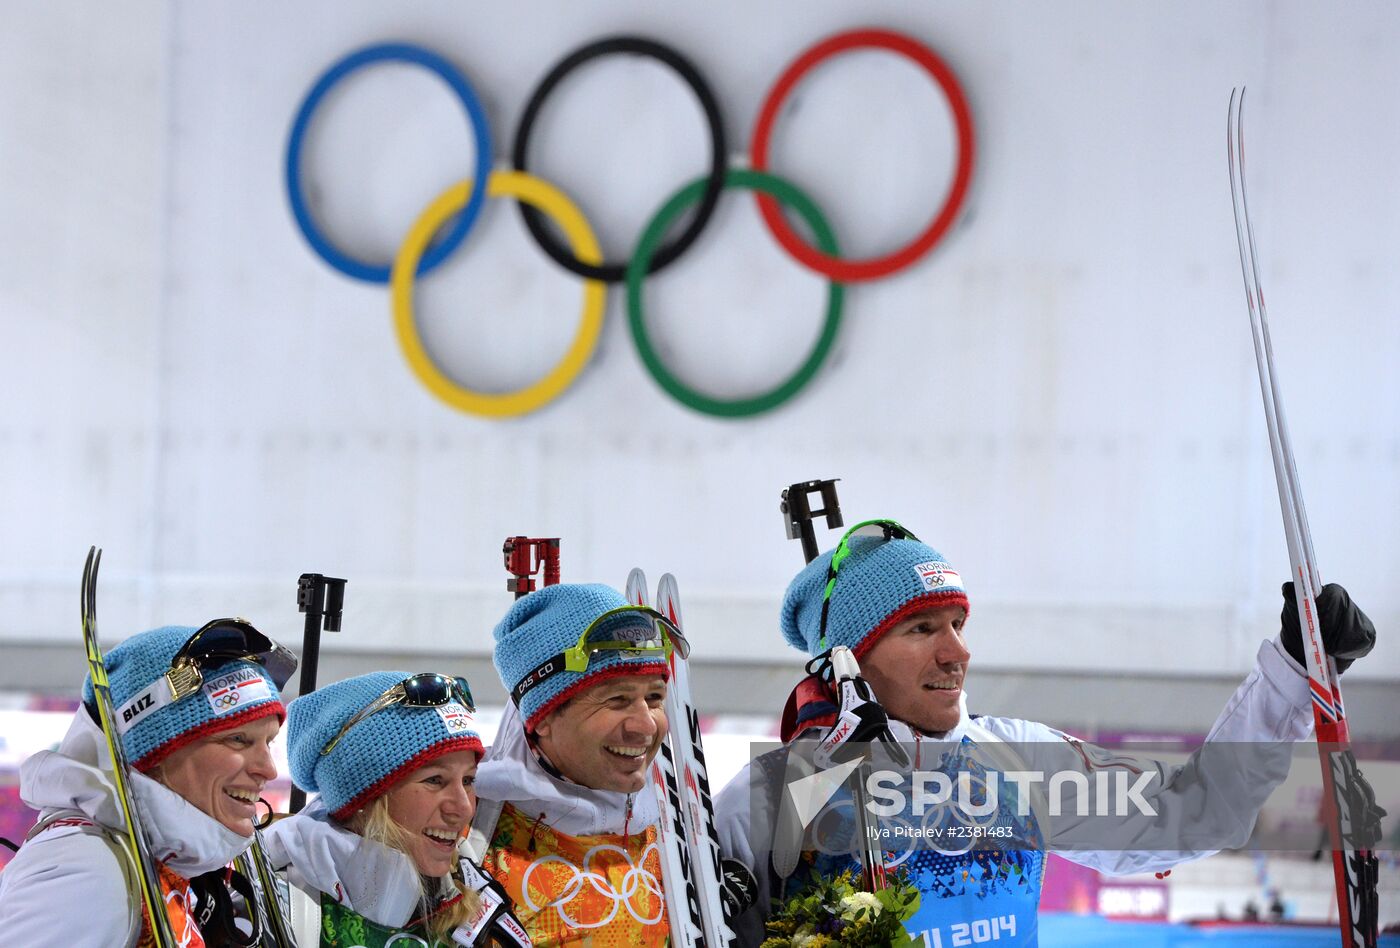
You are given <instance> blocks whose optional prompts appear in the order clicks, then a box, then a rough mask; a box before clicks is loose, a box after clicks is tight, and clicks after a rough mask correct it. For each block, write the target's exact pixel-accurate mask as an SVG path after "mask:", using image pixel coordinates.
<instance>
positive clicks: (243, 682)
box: [204, 668, 272, 715]
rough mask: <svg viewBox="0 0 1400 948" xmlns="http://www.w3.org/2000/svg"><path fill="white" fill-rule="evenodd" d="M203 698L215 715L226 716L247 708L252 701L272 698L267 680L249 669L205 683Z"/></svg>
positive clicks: (230, 673)
mask: <svg viewBox="0 0 1400 948" xmlns="http://www.w3.org/2000/svg"><path fill="white" fill-rule="evenodd" d="M204 697H206V698H208V699H209V707H210V708H211V709H212V710H213V712H214V713H215V714H218V715H224V714H228V713H229V712H230V711H232V710H234V709H235V708H241V707H247V706H248V705H250V704H252V703H253V702H254V701H259V700H262V699H266V698H271V697H272V690H271V689H270V688H268V687H267V679H265V678H263V677H262V676H261V675H259V674H258V673H257V672H255V671H253V670H252V669H251V668H243V669H239V670H238V671H235V672H229V673H228V674H227V675H220V676H219V677H218V678H215V679H212V680H210V681H208V682H205V685H204Z"/></svg>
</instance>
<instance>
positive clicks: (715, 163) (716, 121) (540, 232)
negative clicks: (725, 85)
mask: <svg viewBox="0 0 1400 948" xmlns="http://www.w3.org/2000/svg"><path fill="white" fill-rule="evenodd" d="M613 53H634V54H637V55H640V56H650V57H651V58H652V59H656V60H658V61H660V62H662V63H665V64H666V65H667V66H670V67H671V68H672V69H674V70H675V71H676V73H677V74H678V75H679V76H680V77H681V78H682V79H684V80H685V83H686V85H688V86H690V88H691V91H692V92H694V93H695V97H696V98H697V99H699V100H700V107H701V108H703V109H704V110H705V122H706V124H707V125H709V128H710V173H709V175H708V177H706V179H705V193H704V195H703V196H702V197H701V199H700V203H699V205H698V206H697V207H696V209H695V216H694V217H692V218H691V220H690V223H689V224H687V225H686V228H685V230H683V231H682V232H681V234H680V236H679V237H677V238H676V240H675V242H674V243H670V244H666V245H664V246H663V247H662V248H661V249H660V250H658V251H657V252H656V256H655V257H653V258H652V260H651V265H650V266H649V267H647V273H655V272H656V271H658V270H660V269H661V268H662V267H664V266H666V265H667V264H669V263H671V262H672V261H673V260H675V259H676V258H677V257H679V256H680V255H681V254H683V253H685V252H686V250H688V249H690V245H691V244H693V243H695V239H696V238H697V237H699V236H700V232H701V231H702V230H704V229H705V225H706V224H708V223H709V222H710V216H711V215H712V214H714V211H715V205H716V204H718V203H719V196H720V192H721V191H723V190H724V172H725V167H726V165H727V163H728V160H729V157H728V154H727V151H726V145H725V138H724V120H723V119H722V118H721V117H720V113H719V103H718V102H717V101H716V100H715V96H714V93H713V92H711V91H710V86H709V83H707V82H706V81H705V79H704V78H703V77H702V76H701V75H700V71H699V70H698V69H696V68H695V66H694V65H693V64H692V63H691V62H690V60H688V59H686V58H685V57H684V56H683V55H681V54H680V53H679V52H677V51H676V50H674V49H672V48H671V47H669V46H665V45H663V44H661V43H658V42H656V41H655V40H650V39H646V38H645V37H641V36H610V37H607V38H606V39H601V40H597V41H596V42H592V43H589V44H587V45H586V46H581V47H579V48H578V49H576V50H574V51H573V52H572V53H570V54H569V55H567V56H565V57H564V58H563V59H561V60H560V61H559V62H558V64H557V65H555V67H554V68H553V69H551V70H550V71H549V72H548V73H546V74H545V77H544V79H542V80H540V84H539V85H538V86H536V87H535V91H534V92H532V93H530V100H529V102H528V103H526V105H525V112H524V114H523V115H521V117H520V126H519V128H517V129H516V131H515V144H514V146H513V147H512V149H511V163H512V164H513V165H514V166H515V167H516V168H517V169H519V170H520V171H529V170H530V169H529V168H528V167H526V164H525V161H526V158H527V157H528V155H529V152H530V132H531V131H533V130H534V127H535V119H536V118H538V117H539V112H540V108H541V107H542V106H543V105H544V100H545V99H546V98H547V97H548V96H549V94H550V92H552V91H554V87H555V86H557V85H558V84H559V83H560V82H561V81H562V80H563V78H564V77H565V76H567V75H568V74H569V73H570V72H572V71H573V70H574V69H576V68H578V67H579V66H582V65H583V64H584V63H586V62H588V61H589V60H593V59H598V58H600V57H602V56H608V55H611V54H613ZM519 205H520V213H521V215H522V216H523V217H524V218H525V226H526V227H528V228H529V229H530V234H531V235H532V236H533V237H534V238H535V241H536V242H537V243H538V244H539V245H540V248H541V249H542V250H544V252H545V253H547V254H549V255H550V257H552V258H553V259H554V261H555V262H556V263H558V264H559V265H560V266H562V267H566V268H567V269H569V270H571V271H572V272H574V273H576V274H578V275H579V276H581V277H589V278H591V279H594V280H602V281H604V282H606V283H621V282H622V280H623V278H624V277H625V276H626V275H627V263H626V261H624V262H622V263H608V262H607V261H606V260H605V261H603V262H602V263H599V264H591V263H583V262H581V261H580V260H579V259H578V258H576V257H575V256H574V255H573V253H572V252H571V251H570V250H569V249H568V248H567V247H565V246H564V244H563V243H561V242H560V241H559V238H557V237H555V236H554V234H552V233H551V232H550V230H549V227H548V225H546V223H545V218H544V215H543V214H541V213H540V212H539V211H538V210H536V209H535V208H533V207H530V206H529V205H528V204H526V203H524V202H523V201H522V202H519Z"/></svg>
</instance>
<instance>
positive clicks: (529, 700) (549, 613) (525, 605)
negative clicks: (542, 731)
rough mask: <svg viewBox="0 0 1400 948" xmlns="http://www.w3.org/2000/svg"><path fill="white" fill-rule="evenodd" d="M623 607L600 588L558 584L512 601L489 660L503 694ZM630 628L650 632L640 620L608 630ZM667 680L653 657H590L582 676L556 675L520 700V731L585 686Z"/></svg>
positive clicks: (616, 653) (623, 620)
mask: <svg viewBox="0 0 1400 948" xmlns="http://www.w3.org/2000/svg"><path fill="white" fill-rule="evenodd" d="M626 605H628V602H627V599H626V598H625V597H624V596H623V595H622V593H620V592H618V591H617V590H616V589H613V588H612V587H611V586H604V585H602V584H601V583H593V584H571V583H560V584H558V585H555V586H546V587H545V588H543V589H540V590H538V591H536V592H532V593H530V594H529V595H528V596H526V597H524V598H523V599H518V600H516V602H515V605H513V606H511V608H510V611H509V612H507V613H506V615H505V618H504V619H502V620H501V621H500V624H498V625H497V626H496V631H495V636H496V651H495V655H494V656H493V658H494V660H495V663H496V671H497V672H498V673H499V674H500V676H501V682H502V683H503V684H504V685H505V686H506V690H507V691H514V690H515V687H516V686H517V685H519V684H520V682H521V681H522V680H524V678H525V676H526V675H528V674H530V672H532V671H534V670H535V669H537V668H539V667H540V665H542V664H544V663H545V662H547V661H549V659H551V658H553V657H554V656H556V655H558V654H560V653H561V652H563V651H564V650H565V649H567V648H572V647H573V646H575V645H577V644H578V640H579V638H580V637H581V636H582V635H583V633H584V630H586V629H587V628H588V626H589V625H590V624H591V623H592V622H593V621H594V620H595V619H597V618H598V617H599V616H601V615H602V614H603V613H605V612H607V611H609V610H610V609H616V608H618V607H619V606H626ZM609 621H610V622H611V620H609ZM631 626H636V627H638V628H646V629H648V630H650V629H651V625H650V621H649V620H648V619H646V618H645V617H644V616H642V615H637V616H636V617H635V618H633V617H630V616H624V617H620V618H619V619H618V620H617V624H616V625H612V626H610V628H611V629H613V630H616V629H620V628H628V627H631ZM669 674H670V669H669V667H668V666H667V664H666V662H665V661H663V660H660V659H658V658H657V656H656V655H654V654H652V655H647V654H641V655H639V654H637V653H636V652H627V651H621V650H606V651H599V652H595V653H594V654H593V656H592V657H591V658H590V659H589V662H588V667H587V668H586V669H584V670H583V671H581V672H572V671H559V672H556V673H554V674H552V675H550V676H549V677H548V678H545V679H543V680H542V681H541V682H540V683H539V684H538V685H536V686H535V687H533V688H531V689H530V690H529V691H527V692H525V693H524V694H523V695H521V696H520V701H519V706H520V717H521V719H522V720H523V721H524V722H525V730H526V731H527V732H528V731H533V730H534V729H535V725H536V724H538V723H539V722H540V721H542V720H544V718H545V717H546V716H547V715H548V714H549V713H550V712H551V711H553V710H554V709H555V708H557V707H559V706H560V705H561V704H563V703H564V702H565V701H567V700H568V699H569V698H571V697H573V696H574V695H576V694H578V693H579V692H580V691H582V690H583V689H585V688H587V687H588V686H590V685H594V684H597V683H598V682H600V681H604V680H606V679H609V678H616V677H619V676H621V675H659V676H661V677H662V678H665V677H667V676H668V675H669Z"/></svg>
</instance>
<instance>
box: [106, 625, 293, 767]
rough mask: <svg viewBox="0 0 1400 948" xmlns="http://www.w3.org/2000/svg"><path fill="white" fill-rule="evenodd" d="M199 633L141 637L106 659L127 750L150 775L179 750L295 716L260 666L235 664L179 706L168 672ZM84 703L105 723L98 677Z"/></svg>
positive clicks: (211, 675)
mask: <svg viewBox="0 0 1400 948" xmlns="http://www.w3.org/2000/svg"><path fill="white" fill-rule="evenodd" d="M196 631H197V630H196V629H195V628H194V627H193V626H186V625H167V626H162V627H161V628H159V629H151V630H150V631H148V632H139V633H137V634H136V635H133V636H131V637H130V638H128V639H127V640H126V641H124V642H122V643H121V644H120V645H118V646H117V647H116V648H114V649H112V650H111V651H110V652H108V653H107V654H106V655H105V656H103V659H102V664H103V665H104V666H105V667H106V669H107V681H108V683H109V684H110V685H111V689H112V708H113V710H115V711H116V713H117V722H116V723H117V731H118V733H120V734H121V739H122V749H123V750H124V751H126V759H127V761H128V762H130V764H131V766H133V767H135V768H136V769H137V770H139V771H142V772H143V773H144V772H146V771H149V770H150V769H151V768H153V767H155V766H156V765H157V764H159V763H160V762H161V761H162V760H164V759H165V758H166V757H167V756H168V755H169V754H170V752H171V751H174V750H176V749H177V748H180V747H183V746H185V745H186V744H190V743H193V742H194V741H197V740H199V739H200V738H202V737H205V736H207V735H209V734H213V733H215V732H217V731H226V730H229V729H230V728H235V727H242V726H243V725H244V724H247V723H248V722H249V721H253V720H256V719H257V718H261V717H266V716H268V715H270V714H275V715H277V719H278V720H279V721H280V720H284V719H285V718H286V717H287V709H286V708H285V707H284V706H283V704H282V696H281V695H280V694H279V693H278V691H277V685H276V683H275V682H273V680H272V679H271V678H270V677H268V674H267V670H266V669H264V668H263V667H262V666H261V665H259V664H257V663H255V662H245V661H233V662H228V663H227V664H224V665H220V666H219V667H218V668H215V669H212V670H206V671H204V673H203V674H204V683H203V685H202V686H201V687H200V689H199V691H197V692H195V693H194V694H192V695H187V696H186V697H184V698H181V699H180V700H179V701H173V700H171V697H170V687H169V686H168V685H167V684H166V683H165V673H166V672H167V671H169V670H170V663H171V661H172V660H173V659H174V658H175V656H176V654H178V653H179V651H180V649H181V648H182V647H184V644H185V643H186V642H188V641H189V639H190V636H192V635H194V633H195V632H196ZM83 704H84V705H85V706H86V707H87V709H88V712H89V713H90V714H91V715H92V717H93V720H94V721H95V720H97V701H96V698H95V697H94V695H93V691H92V677H91V676H88V677H87V678H84V679H83Z"/></svg>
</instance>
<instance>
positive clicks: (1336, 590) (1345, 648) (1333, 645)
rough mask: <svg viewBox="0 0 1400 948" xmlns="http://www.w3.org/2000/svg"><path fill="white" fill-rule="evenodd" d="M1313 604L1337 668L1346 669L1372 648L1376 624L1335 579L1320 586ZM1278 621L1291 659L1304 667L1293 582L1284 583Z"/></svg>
mask: <svg viewBox="0 0 1400 948" xmlns="http://www.w3.org/2000/svg"><path fill="white" fill-rule="evenodd" d="M1316 604H1317V619H1318V622H1319V623H1320V624H1321V626H1322V647H1323V648H1324V649H1326V650H1327V654H1328V655H1331V656H1332V657H1333V658H1335V659H1336V660H1337V671H1338V672H1344V671H1346V670H1347V669H1348V668H1350V667H1351V663H1352V662H1354V661H1356V660H1357V659H1358V658H1361V657H1363V656H1365V655H1366V654H1367V653H1369V652H1370V651H1371V649H1373V648H1375V646H1376V627H1375V626H1374V625H1373V624H1372V623H1371V620H1370V619H1369V618H1367V616H1366V613H1364V612H1362V611H1361V608H1360V607H1359V606H1357V604H1356V603H1354V602H1352V601H1351V596H1349V595H1347V591H1346V590H1345V589H1343V588H1342V587H1341V586H1338V585H1337V584H1336V583H1328V584H1327V585H1326V586H1323V587H1322V593H1321V594H1320V595H1319V596H1318V597H1317V600H1316ZM1279 622H1280V623H1281V624H1282V628H1281V629H1280V631H1279V638H1280V639H1281V640H1282V642H1283V647H1284V648H1285V649H1287V650H1288V654H1289V655H1291V656H1293V660H1294V661H1296V662H1297V663H1298V664H1299V665H1302V666H1303V667H1304V668H1307V667H1308V663H1307V660H1306V658H1305V656H1304V653H1303V628H1302V626H1301V625H1300V624H1299V623H1298V600H1297V598H1296V597H1295V596H1294V595H1293V584H1292V583H1284V584H1283V612H1282V613H1280V614H1279Z"/></svg>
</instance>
